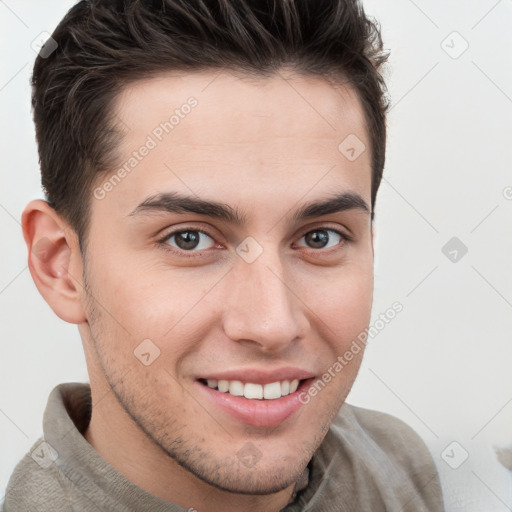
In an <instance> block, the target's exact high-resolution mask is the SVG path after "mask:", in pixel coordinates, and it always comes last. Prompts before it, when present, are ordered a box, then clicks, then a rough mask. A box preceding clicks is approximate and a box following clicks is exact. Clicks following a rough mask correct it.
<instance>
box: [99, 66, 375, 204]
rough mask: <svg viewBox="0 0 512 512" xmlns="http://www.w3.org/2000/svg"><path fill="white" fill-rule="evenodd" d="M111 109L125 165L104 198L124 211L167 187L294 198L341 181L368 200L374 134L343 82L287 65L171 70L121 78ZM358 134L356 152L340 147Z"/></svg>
mask: <svg viewBox="0 0 512 512" xmlns="http://www.w3.org/2000/svg"><path fill="white" fill-rule="evenodd" d="M114 112H115V116H116V118H117V121H118V128H119V129H120V130H121V132H122V133H123V139H122V143H121V147H120V150H121V151H120V155H121V160H120V161H119V168H121V167H122V166H124V168H125V170H126V171H127V172H125V173H123V175H124V176H123V179H122V183H119V184H118V185H117V184H116V186H114V189H113V190H112V191H111V192H109V200H110V201H117V207H119V208H120V209H121V210H123V211H131V210H132V209H133V208H134V207H135V206H136V203H137V202H138V201H140V199H141V198H142V197H145V196H147V195H151V194H155V193H159V192H164V191H169V190H179V191H186V192H188V193H190V192H191V191H192V192H193V193H195V194H200V195H201V197H206V198H208V197H213V196H216V197H218V196H219V195H222V198H223V200H224V201H225V202H229V201H230V200H233V201H234V200H244V201H246V203H247V204H248V203H251V202H252V203H253V204H254V205H255V206H256V204H255V203H256V202H257V197H258V195H261V194H265V195H266V197H267V199H269V200H270V201H275V200H277V201H285V199H286V197H288V196H289V198H290V200H291V199H292V198H295V201H297V197H300V196H302V195H304V194H305V193H306V191H307V190H308V189H313V188H315V189H316V191H317V192H318V193H321V192H322V191H328V190H330V189H332V188H336V190H337V191H339V190H340V189H343V188H344V187H346V188H347V189H349V190H350V191H352V192H357V193H359V194H360V195H361V196H363V197H364V198H366V199H368V203H369V195H370V185H371V171H370V169H371V166H370V161H371V160H370V151H369V149H370V140H369V138H368V134H367V128H366V123H365V121H364V114H363V110H362V108H361V105H360V102H359V99H358V97H357V95H356V93H355V92H354V91H353V90H352V89H351V88H349V87H346V86H338V87H333V86H332V85H330V84H329V83H328V82H326V81H325V80H323V79H320V78H316V77H312V76H299V75H293V74H285V73H284V72H283V73H279V74H276V75H274V76H272V77H271V78H248V77H241V76H236V75H234V74H232V73H228V72H223V71H222V72H219V71H204V72H196V73H180V74H178V73H172V74H171V73H168V74H165V75H161V76H158V77H154V78H151V79H148V80H141V81H137V82H135V83H133V84H130V85H129V86H127V87H126V88H125V89H124V90H123V91H122V93H121V94H120V95H119V96H118V98H117V101H116V103H115V105H114ZM354 137H356V138H357V141H358V144H359V146H358V147H357V148H356V149H357V151H360V150H361V148H366V150H364V151H362V153H361V154H360V155H359V157H358V158H357V159H355V160H354V159H349V158H347V155H346V154H344V152H343V149H346V148H344V141H347V140H349V141H352V140H355V139H353V138H354ZM340 144H341V150H340ZM345 145H346V144H345ZM144 147H146V148H148V149H146V150H145V149H143V148H144ZM141 153H144V155H143V156H141ZM135 154H136V155H135ZM134 159H135V160H136V161H135V160H134ZM126 164H129V165H126ZM130 164H133V165H130ZM107 178H108V176H107ZM105 179H106V178H105V177H103V181H104V180H105ZM274 205H276V203H275V202H274Z"/></svg>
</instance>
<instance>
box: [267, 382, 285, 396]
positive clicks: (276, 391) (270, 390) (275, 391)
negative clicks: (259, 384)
mask: <svg viewBox="0 0 512 512" xmlns="http://www.w3.org/2000/svg"><path fill="white" fill-rule="evenodd" d="M263 398H266V399H268V400H274V399H275V398H281V383H280V382H272V383H271V384H265V385H264V386H263Z"/></svg>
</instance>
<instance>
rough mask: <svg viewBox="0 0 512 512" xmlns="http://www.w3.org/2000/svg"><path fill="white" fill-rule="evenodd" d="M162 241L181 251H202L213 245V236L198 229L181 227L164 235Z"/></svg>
mask: <svg viewBox="0 0 512 512" xmlns="http://www.w3.org/2000/svg"><path fill="white" fill-rule="evenodd" d="M164 243H166V244H168V245H170V246H171V247H175V248H176V249H180V250H182V251H189V252H190V251H194V249H196V250H198V251H204V250H206V249H210V248H211V247H213V246H214V245H215V242H214V240H213V238H212V237H211V236H210V235H208V233H205V232H204V231H201V230H199V229H182V230H180V231H175V232H174V233H171V234H170V235H168V236H166V237H165V240H164Z"/></svg>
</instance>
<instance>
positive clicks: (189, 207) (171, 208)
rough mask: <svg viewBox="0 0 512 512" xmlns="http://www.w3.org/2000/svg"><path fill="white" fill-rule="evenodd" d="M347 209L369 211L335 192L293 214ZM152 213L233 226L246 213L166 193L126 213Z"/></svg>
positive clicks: (355, 197) (355, 196)
mask: <svg viewBox="0 0 512 512" xmlns="http://www.w3.org/2000/svg"><path fill="white" fill-rule="evenodd" d="M347 210H359V211H360V212H362V213H366V214H370V208H369V207H368V205H367V204H366V201H365V200H364V199H363V198H362V197H361V196H360V195H359V194H356V193H354V192H343V193H341V194H335V195H333V196H331V197H329V198H327V199H322V200H317V201H312V202H310V203H307V204H305V205H303V206H301V207H300V208H299V209H298V210H297V211H296V212H295V213H294V215H293V220H295V221H300V220H307V219H310V218H312V217H320V216H322V215H330V214H334V213H339V212H343V211H347ZM151 213H196V214H198V215H206V216H208V217H214V218H216V219H219V220H223V221H226V222H230V223H232V224H236V225H243V224H244V223H245V222H246V219H247V217H246V215H245V214H244V213H243V212H242V211H241V210H239V209H237V208H233V207H231V206H229V205H228V204H225V203H220V202H217V201H207V200H204V199H200V198H197V197H193V196H188V195H183V194H179V193H177V192H166V193H160V194H156V195H152V196H149V197H148V198H146V199H145V200H144V201H143V202H142V203H140V204H139V205H138V206H137V207H136V208H135V209H134V210H133V211H132V212H131V213H130V214H129V215H128V216H131V217H133V216H137V215H140V214H151Z"/></svg>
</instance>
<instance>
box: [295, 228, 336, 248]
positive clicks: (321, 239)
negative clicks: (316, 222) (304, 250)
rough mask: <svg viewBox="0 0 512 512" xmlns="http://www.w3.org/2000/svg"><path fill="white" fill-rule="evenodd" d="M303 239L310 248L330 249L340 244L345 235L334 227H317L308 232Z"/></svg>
mask: <svg viewBox="0 0 512 512" xmlns="http://www.w3.org/2000/svg"><path fill="white" fill-rule="evenodd" d="M302 239H303V240H304V241H305V243H306V247H309V248H310V249H326V248H327V249H329V248H331V247H334V246H336V245H338V244H339V243H340V241H341V240H343V239H344V237H343V235H342V234H341V233H339V232H338V231H336V230H334V229H315V230H314V231H309V232H308V233H306V234H305V235H304V236H303V237H302V238H301V240H302ZM299 245H302V244H299Z"/></svg>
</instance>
